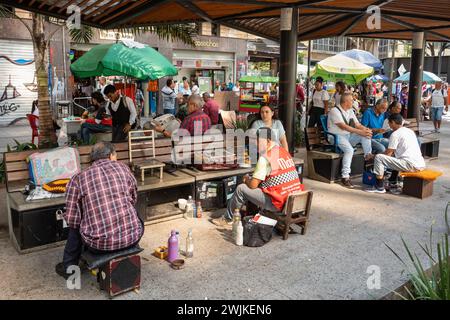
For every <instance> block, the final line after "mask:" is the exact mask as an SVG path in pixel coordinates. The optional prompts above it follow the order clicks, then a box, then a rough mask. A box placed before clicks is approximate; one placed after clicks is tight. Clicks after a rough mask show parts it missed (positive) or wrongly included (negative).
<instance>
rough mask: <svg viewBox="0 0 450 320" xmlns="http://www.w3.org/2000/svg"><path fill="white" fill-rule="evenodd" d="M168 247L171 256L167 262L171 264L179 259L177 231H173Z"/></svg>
mask: <svg viewBox="0 0 450 320" xmlns="http://www.w3.org/2000/svg"><path fill="white" fill-rule="evenodd" d="M168 247H169V255H168V257H167V260H168V261H169V262H172V261H174V260H176V259H177V258H178V237H177V232H176V231H175V230H172V232H171V235H170V238H169V241H168Z"/></svg>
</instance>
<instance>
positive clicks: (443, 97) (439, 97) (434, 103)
mask: <svg viewBox="0 0 450 320" xmlns="http://www.w3.org/2000/svg"><path fill="white" fill-rule="evenodd" d="M444 107H445V110H447V109H448V95H447V90H444V89H443V88H442V82H441V81H438V82H436V85H435V88H434V90H433V93H432V94H431V112H430V114H431V119H432V120H433V124H434V131H435V132H437V133H439V132H440V129H441V121H442V114H443V113H444Z"/></svg>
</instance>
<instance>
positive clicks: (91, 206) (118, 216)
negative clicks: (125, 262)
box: [64, 159, 144, 251]
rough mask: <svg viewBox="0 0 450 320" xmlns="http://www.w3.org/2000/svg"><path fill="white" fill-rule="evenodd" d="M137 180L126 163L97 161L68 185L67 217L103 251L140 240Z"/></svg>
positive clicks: (91, 245)
mask: <svg viewBox="0 0 450 320" xmlns="http://www.w3.org/2000/svg"><path fill="white" fill-rule="evenodd" d="M136 201H137V186H136V179H135V177H134V175H133V174H132V173H131V171H130V169H129V168H128V167H127V166H126V165H125V164H123V163H120V162H117V161H110V160H108V159H102V160H97V161H95V162H94V164H93V165H92V166H90V167H89V168H87V169H86V170H84V171H82V172H81V173H79V174H77V175H75V176H74V177H73V178H72V179H71V180H70V182H69V184H68V185H67V193H66V212H65V214H64V219H65V220H66V222H67V224H68V225H69V227H71V228H74V229H79V230H80V234H81V237H82V239H83V242H84V243H85V244H86V245H88V246H89V247H91V248H93V249H97V250H102V251H114V250H119V249H123V248H127V247H129V246H131V245H133V244H135V243H137V242H138V241H139V240H140V238H141V237H142V235H143V233H144V228H143V225H142V222H141V220H140V219H139V217H138V215H137V211H136V209H135V204H136Z"/></svg>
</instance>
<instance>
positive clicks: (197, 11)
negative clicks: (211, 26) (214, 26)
mask: <svg viewBox="0 0 450 320" xmlns="http://www.w3.org/2000/svg"><path fill="white" fill-rule="evenodd" d="M176 3H178V4H179V5H180V6H182V7H183V8H185V9H187V10H189V11H191V12H193V13H195V14H196V15H197V16H199V17H200V18H202V19H203V20H205V21H207V22H210V23H213V19H212V18H211V17H210V16H209V15H208V14H207V13H206V12H205V11H203V10H202V9H201V8H199V7H198V6H197V5H195V4H194V3H193V2H192V1H187V0H177V1H176Z"/></svg>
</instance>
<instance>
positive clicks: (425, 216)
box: [0, 121, 450, 300]
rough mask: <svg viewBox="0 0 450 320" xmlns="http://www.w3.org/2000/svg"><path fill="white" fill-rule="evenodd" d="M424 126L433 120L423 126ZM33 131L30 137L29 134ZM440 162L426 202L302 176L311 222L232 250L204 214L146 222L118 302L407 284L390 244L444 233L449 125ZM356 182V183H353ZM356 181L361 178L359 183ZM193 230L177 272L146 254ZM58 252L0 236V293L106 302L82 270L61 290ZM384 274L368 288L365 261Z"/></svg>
mask: <svg viewBox="0 0 450 320" xmlns="http://www.w3.org/2000/svg"><path fill="white" fill-rule="evenodd" d="M421 128H428V129H430V123H429V122H428V123H424V124H421ZM30 136H31V135H30ZM440 138H441V150H440V156H439V159H436V160H432V161H428V166H429V167H430V168H434V169H438V170H441V171H443V172H444V175H443V176H442V177H440V178H439V179H438V181H436V182H435V184H434V194H433V196H432V197H431V198H428V199H425V200H420V199H415V198H411V197H406V196H402V195H392V194H384V195H378V194H367V193H365V192H363V191H362V190H360V189H355V190H347V189H345V188H343V187H341V186H340V185H338V184H330V185H329V184H325V183H320V182H317V181H311V180H306V181H305V183H306V186H307V188H308V189H310V190H313V191H314V200H313V206H312V213H311V223H310V227H309V230H308V231H307V233H306V235H304V236H302V235H290V236H289V239H288V240H287V241H283V240H282V239H281V238H280V237H279V236H274V238H273V239H272V241H270V242H269V243H268V244H266V245H265V246H264V247H261V248H247V247H237V246H235V245H234V244H232V243H231V242H230V241H229V234H230V232H231V231H230V230H228V229H220V228H217V227H216V226H214V225H213V224H211V223H210V222H209V221H208V218H207V217H205V218H203V219H191V220H184V219H179V220H174V221H169V222H163V223H159V224H156V225H151V226H147V227H146V232H145V236H144V238H143V240H142V242H141V245H142V247H143V248H145V251H144V252H143V253H142V255H141V256H142V288H141V290H140V291H139V293H134V292H132V293H128V294H124V295H122V296H119V297H118V298H117V299H183V300H186V299H376V298H379V297H381V296H383V295H384V294H386V293H388V292H389V291H390V290H391V289H394V288H396V287H398V286H399V285H400V284H402V282H404V281H405V280H406V275H405V274H404V273H402V271H403V267H402V265H401V264H400V262H399V261H398V260H397V258H395V257H394V256H393V254H392V253H391V252H390V251H389V250H388V249H387V247H386V246H385V244H389V245H390V246H391V247H393V248H394V249H395V250H397V251H398V252H399V253H400V254H402V255H403V256H404V253H405V252H404V250H403V247H402V244H401V240H400V236H402V237H403V238H404V239H405V241H406V242H408V243H409V244H410V245H411V248H412V249H413V250H414V251H416V252H417V253H418V255H419V257H421V259H423V261H426V259H425V257H424V255H423V254H421V252H420V248H419V246H418V244H417V242H420V243H428V240H429V231H430V226H431V225H433V233H434V236H435V237H438V236H439V233H442V232H444V231H445V227H444V226H445V224H444V218H443V216H444V208H445V206H446V204H447V202H448V201H450V175H449V172H450V161H449V159H450V142H449V141H450V139H449V138H450V123H449V122H448V121H447V122H446V123H445V124H444V128H443V130H442V132H441V134H440ZM358 180H360V179H358ZM355 182H359V181H356V180H355ZM189 228H193V235H194V241H195V252H194V258H192V259H188V260H187V262H186V267H185V269H183V270H179V271H175V270H172V269H171V268H170V267H169V265H168V264H167V263H166V262H165V261H161V260H158V259H157V258H155V257H153V256H152V255H151V254H152V252H153V249H154V248H156V247H158V246H160V245H164V244H166V243H167V239H168V237H169V233H170V230H172V229H176V230H179V231H180V232H181V237H180V239H181V249H184V248H183V246H184V243H185V237H186V235H187V230H188V229H189ZM62 249H63V248H56V249H51V250H47V251H42V252H36V253H32V254H27V255H19V254H17V253H16V251H15V250H14V249H13V248H12V246H11V245H10V243H9V240H8V237H7V235H6V233H0V274H2V277H0V298H1V299H106V296H105V295H104V294H103V293H101V292H99V291H98V290H97V289H96V283H95V279H94V278H93V277H92V276H90V275H88V274H83V276H82V289H81V290H68V289H66V286H65V281H64V280H63V279H62V278H60V277H58V276H57V275H56V274H55V273H54V265H55V264H56V263H57V262H59V261H60V259H61V254H62ZM373 265H375V266H378V267H379V268H380V271H381V287H382V288H381V289H379V290H370V289H368V287H367V280H368V277H369V276H370V274H368V273H367V269H368V267H369V266H373Z"/></svg>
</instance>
